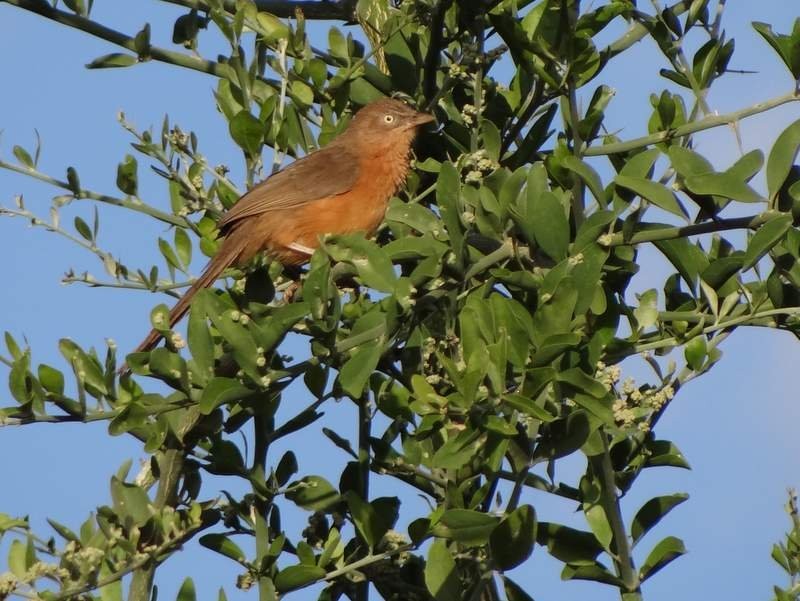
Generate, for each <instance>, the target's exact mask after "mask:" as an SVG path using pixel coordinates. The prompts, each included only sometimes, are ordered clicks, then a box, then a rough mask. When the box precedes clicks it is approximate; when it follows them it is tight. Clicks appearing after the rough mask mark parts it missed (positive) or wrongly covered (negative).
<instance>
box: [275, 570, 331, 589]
mask: <svg viewBox="0 0 800 601" xmlns="http://www.w3.org/2000/svg"><path fill="white" fill-rule="evenodd" d="M323 578H325V570H324V569H323V568H321V567H319V566H307V565H296V566H289V567H288V568H284V569H282V570H281V571H280V572H278V574H277V576H275V588H276V589H277V590H278V592H279V593H285V592H288V591H291V590H294V589H298V588H302V587H304V586H307V585H309V584H311V583H312V582H316V581H317V580H322V579H323Z"/></svg>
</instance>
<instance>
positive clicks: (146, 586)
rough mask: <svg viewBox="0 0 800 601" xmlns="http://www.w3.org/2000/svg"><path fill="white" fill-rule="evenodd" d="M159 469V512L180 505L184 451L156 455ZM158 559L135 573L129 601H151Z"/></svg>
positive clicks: (173, 450) (154, 502)
mask: <svg viewBox="0 0 800 601" xmlns="http://www.w3.org/2000/svg"><path fill="white" fill-rule="evenodd" d="M156 457H157V461H158V468H159V476H158V490H157V491H156V498H155V501H153V505H154V506H155V508H156V510H157V511H159V510H161V509H164V508H165V507H175V506H176V505H177V504H178V485H179V484H180V481H181V476H182V475H183V462H184V455H183V450H182V449H174V448H169V449H167V450H166V451H163V452H160V453H158V454H157V455H156ZM158 563H159V562H158V559H157V558H152V559H151V560H150V561H148V562H146V563H144V564H142V565H141V566H139V567H138V568H137V569H136V570H135V571H134V572H133V578H132V580H131V586H130V589H129V591H128V601H150V591H151V590H152V588H153V577H154V576H155V573H156V567H157V566H158Z"/></svg>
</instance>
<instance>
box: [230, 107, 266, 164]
mask: <svg viewBox="0 0 800 601" xmlns="http://www.w3.org/2000/svg"><path fill="white" fill-rule="evenodd" d="M228 127H229V130H230V134H231V138H233V141H234V142H236V143H237V144H238V145H239V147H240V148H241V149H242V150H244V152H245V154H247V155H248V156H251V157H255V156H258V155H259V154H261V142H262V140H263V139H264V124H263V123H261V121H259V120H258V119H256V118H255V117H254V116H253V115H251V114H250V111H248V110H245V109H243V110H241V111H239V112H238V113H236V116H234V118H233V119H231V121H230V124H229V126H228Z"/></svg>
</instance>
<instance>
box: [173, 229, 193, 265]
mask: <svg viewBox="0 0 800 601" xmlns="http://www.w3.org/2000/svg"><path fill="white" fill-rule="evenodd" d="M175 252H176V253H178V259H180V262H181V264H182V265H183V266H184V267H189V263H191V262H192V241H191V240H190V239H189V234H187V233H186V230H184V229H183V228H180V227H176V228H175Z"/></svg>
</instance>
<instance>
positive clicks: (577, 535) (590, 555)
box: [536, 522, 603, 564]
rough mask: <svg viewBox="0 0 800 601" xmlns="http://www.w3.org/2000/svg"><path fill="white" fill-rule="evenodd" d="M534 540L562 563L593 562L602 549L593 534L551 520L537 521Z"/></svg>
mask: <svg viewBox="0 0 800 601" xmlns="http://www.w3.org/2000/svg"><path fill="white" fill-rule="evenodd" d="M536 541H537V542H538V543H539V544H540V545H543V546H546V547H547V551H548V552H549V553H550V555H552V556H553V557H555V558H556V559H560V560H561V561H563V562H564V563H589V564H593V563H594V560H595V558H596V557H597V556H598V555H599V554H600V553H601V552H602V551H603V547H602V546H601V545H600V543H598V542H597V539H596V538H595V537H594V534H592V533H591V532H584V531H583V530H575V529H574V528H570V527H569V526H563V525H561V524H554V523H551V522H539V527H538V529H537V531H536Z"/></svg>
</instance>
